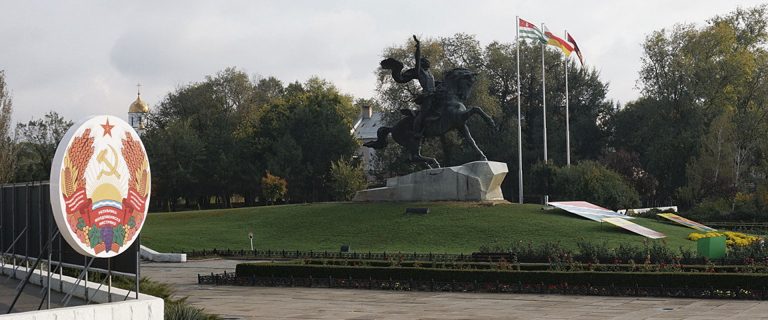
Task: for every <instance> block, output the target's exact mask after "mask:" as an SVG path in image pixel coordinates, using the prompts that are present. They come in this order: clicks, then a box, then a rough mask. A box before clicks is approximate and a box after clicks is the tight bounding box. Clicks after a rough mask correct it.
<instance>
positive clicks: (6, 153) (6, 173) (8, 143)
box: [0, 70, 17, 184]
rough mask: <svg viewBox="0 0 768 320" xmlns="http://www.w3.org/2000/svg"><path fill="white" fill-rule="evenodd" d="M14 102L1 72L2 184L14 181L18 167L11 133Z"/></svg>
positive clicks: (0, 131)
mask: <svg viewBox="0 0 768 320" xmlns="http://www.w3.org/2000/svg"><path fill="white" fill-rule="evenodd" d="M12 113H13V101H12V99H11V94H10V93H9V92H8V87H7V84H6V82H5V72H4V71H3V70H0V184H2V183H7V182H10V181H12V180H13V176H14V172H15V171H16V170H15V167H16V151H17V150H16V141H15V136H14V135H13V134H12V132H11V115H12Z"/></svg>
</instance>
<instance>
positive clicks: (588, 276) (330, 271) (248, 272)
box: [236, 263, 768, 290]
mask: <svg viewBox="0 0 768 320" xmlns="http://www.w3.org/2000/svg"><path fill="white" fill-rule="evenodd" d="M236 273H237V276H238V277H265V278H268V277H282V278H290V277H295V278H309V277H313V278H328V277H333V278H337V279H373V280H386V279H391V280H402V281H408V280H414V281H437V282H452V281H456V282H475V281H477V282H481V283H482V282H486V283H487V282H492V283H493V282H500V283H514V284H537V285H538V284H544V285H550V284H552V285H559V284H563V283H567V284H568V285H569V286H575V285H591V286H616V287H635V286H638V287H661V286H663V287H668V288H683V287H688V288H722V289H726V288H727V289H733V288H741V289H761V290H762V289H763V288H765V287H768V277H765V276H764V275H762V274H749V273H705V272H691V273H681V272H590V271H568V272H564V271H509V270H487V269H486V270H470V269H424V268H408V267H396V268H386V267H348V266H313V265H286V264H263V263H259V264H249V263H244V264H238V265H237V267H236Z"/></svg>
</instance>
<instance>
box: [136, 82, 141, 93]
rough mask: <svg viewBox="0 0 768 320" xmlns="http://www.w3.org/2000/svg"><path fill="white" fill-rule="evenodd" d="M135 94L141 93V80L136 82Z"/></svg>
mask: <svg viewBox="0 0 768 320" xmlns="http://www.w3.org/2000/svg"><path fill="white" fill-rule="evenodd" d="M136 95H138V96H140V95H141V82H139V83H137V84H136Z"/></svg>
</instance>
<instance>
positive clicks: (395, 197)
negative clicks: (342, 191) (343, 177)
mask: <svg viewBox="0 0 768 320" xmlns="http://www.w3.org/2000/svg"><path fill="white" fill-rule="evenodd" d="M507 172H508V169H507V164H506V163H503V162H494V161H475V162H470V163H466V164H464V165H461V166H456V167H448V168H438V169H428V170H423V171H419V172H414V173H411V174H409V175H405V176H400V177H394V178H389V179H387V186H386V187H381V188H374V189H367V190H362V191H358V192H357V194H355V198H354V199H352V201H483V200H504V195H503V194H502V193H501V182H502V181H504V177H505V176H506V175H507Z"/></svg>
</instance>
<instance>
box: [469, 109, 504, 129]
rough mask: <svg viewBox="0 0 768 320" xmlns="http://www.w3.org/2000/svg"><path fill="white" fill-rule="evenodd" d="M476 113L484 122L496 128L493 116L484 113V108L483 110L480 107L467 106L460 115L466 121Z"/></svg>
mask: <svg viewBox="0 0 768 320" xmlns="http://www.w3.org/2000/svg"><path fill="white" fill-rule="evenodd" d="M476 114H478V115H480V117H481V118H483V120H485V123H487V124H488V125H489V126H491V127H492V128H493V129H494V130H498V128H497V127H496V122H495V121H493V118H491V116H489V115H488V114H487V113H485V110H483V109H482V108H480V107H472V108H469V110H467V111H466V112H464V113H463V114H462V115H461V120H462V121H464V122H466V121H467V120H468V119H469V118H470V117H471V116H474V115H476Z"/></svg>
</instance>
